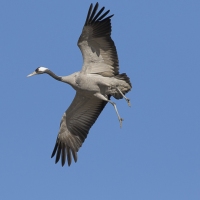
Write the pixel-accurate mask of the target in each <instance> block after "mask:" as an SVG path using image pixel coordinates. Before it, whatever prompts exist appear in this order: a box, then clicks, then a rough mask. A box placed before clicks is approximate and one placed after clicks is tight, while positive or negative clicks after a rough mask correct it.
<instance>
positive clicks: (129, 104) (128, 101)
mask: <svg viewBox="0 0 200 200" xmlns="http://www.w3.org/2000/svg"><path fill="white" fill-rule="evenodd" d="M116 88H117V91H118V92H119V93H120V94H121V95H122V96H123V98H124V99H125V100H126V101H127V103H128V106H129V107H131V102H130V99H128V98H127V97H126V96H125V95H124V94H123V93H122V91H121V90H120V89H119V88H118V87H116Z"/></svg>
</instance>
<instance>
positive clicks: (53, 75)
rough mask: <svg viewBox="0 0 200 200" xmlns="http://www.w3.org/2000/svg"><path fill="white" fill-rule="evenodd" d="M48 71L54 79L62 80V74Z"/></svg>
mask: <svg viewBox="0 0 200 200" xmlns="http://www.w3.org/2000/svg"><path fill="white" fill-rule="evenodd" d="M46 73H47V74H49V75H50V76H51V77H53V78H54V79H56V80H58V81H62V78H61V77H60V76H57V75H56V74H54V73H53V72H52V71H51V70H49V69H48V70H46Z"/></svg>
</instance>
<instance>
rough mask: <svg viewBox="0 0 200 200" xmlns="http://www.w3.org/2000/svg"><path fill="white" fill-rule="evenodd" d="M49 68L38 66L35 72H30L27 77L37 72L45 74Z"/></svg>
mask: <svg viewBox="0 0 200 200" xmlns="http://www.w3.org/2000/svg"><path fill="white" fill-rule="evenodd" d="M47 70H48V68H46V67H38V68H37V69H36V70H35V71H34V72H33V73H31V74H29V75H28V76H27V77H30V76H34V75H37V74H44V73H46V72H47Z"/></svg>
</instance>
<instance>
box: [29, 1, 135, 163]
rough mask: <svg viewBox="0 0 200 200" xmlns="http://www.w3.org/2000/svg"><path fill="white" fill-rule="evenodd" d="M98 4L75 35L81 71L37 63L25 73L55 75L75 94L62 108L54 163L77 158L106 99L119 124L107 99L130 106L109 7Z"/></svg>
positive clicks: (55, 77)
mask: <svg viewBox="0 0 200 200" xmlns="http://www.w3.org/2000/svg"><path fill="white" fill-rule="evenodd" d="M98 6H99V4H98V3H96V4H95V6H94V8H93V4H91V5H90V7H89V10H88V14H87V17H86V21H85V24H84V26H83V30H82V33H81V35H80V37H79V39H78V47H79V48H80V50H81V53H82V56H83V66H82V69H81V71H79V72H75V73H73V74H71V75H69V76H57V75H56V74H54V73H53V72H52V71H50V70H49V69H48V68H46V67H38V68H37V69H36V70H35V71H34V72H33V73H31V74H29V75H28V77H30V76H33V75H37V74H44V73H46V74H48V75H50V76H51V77H53V78H54V79H56V80H58V81H61V82H64V83H67V84H69V85H71V86H72V87H73V88H74V89H75V90H76V95H75V97H74V100H73V101H72V103H71V105H70V106H69V108H68V109H67V110H66V111H65V112H64V115H63V117H62V119H61V122H60V129H59V133H58V136H57V139H56V144H55V147H54V149H53V152H52V155H51V157H54V156H55V155H56V158H55V163H57V162H58V161H59V160H60V159H61V164H62V166H64V164H65V162H66V159H67V162H68V165H69V166H70V165H71V162H72V156H73V158H74V161H75V162H76V161H77V152H78V150H79V148H80V147H81V146H82V144H83V142H84V141H85V139H86V137H87V135H88V133H89V130H90V128H91V127H92V125H93V124H94V123H95V121H96V120H97V118H98V116H99V115H100V113H101V112H102V110H103V109H104V107H105V106H106V104H107V103H108V102H109V103H110V104H112V105H113V107H114V109H115V111H116V114H117V117H118V120H119V123H120V127H121V126H122V121H123V119H122V118H121V117H120V115H119V112H118V110H117V106H116V104H115V103H114V102H112V101H111V100H110V98H111V96H113V97H114V98H115V99H122V98H124V99H125V100H126V101H127V103H128V105H129V106H130V100H129V99H128V98H127V97H126V96H125V94H126V93H127V92H129V91H130V90H131V88H132V86H131V82H130V79H129V77H128V76H127V75H126V74H125V73H122V74H120V73H119V64H118V56H117V50H116V47H115V44H114V42H113V40H112V39H111V17H112V16H113V15H110V16H107V15H108V13H109V12H110V10H108V11H106V12H103V11H104V9H105V7H102V8H101V9H100V10H99V11H98Z"/></svg>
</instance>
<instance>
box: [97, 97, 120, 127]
mask: <svg viewBox="0 0 200 200" xmlns="http://www.w3.org/2000/svg"><path fill="white" fill-rule="evenodd" d="M95 96H96V97H97V98H99V99H102V100H104V101H107V102H109V103H111V104H112V105H113V106H114V109H115V111H116V113H117V117H118V120H119V124H120V128H121V127H122V121H123V119H122V118H121V117H120V115H119V112H118V110H117V106H116V104H115V103H114V102H112V101H110V100H109V99H107V98H106V97H105V96H104V95H102V94H100V93H97V94H95Z"/></svg>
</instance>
